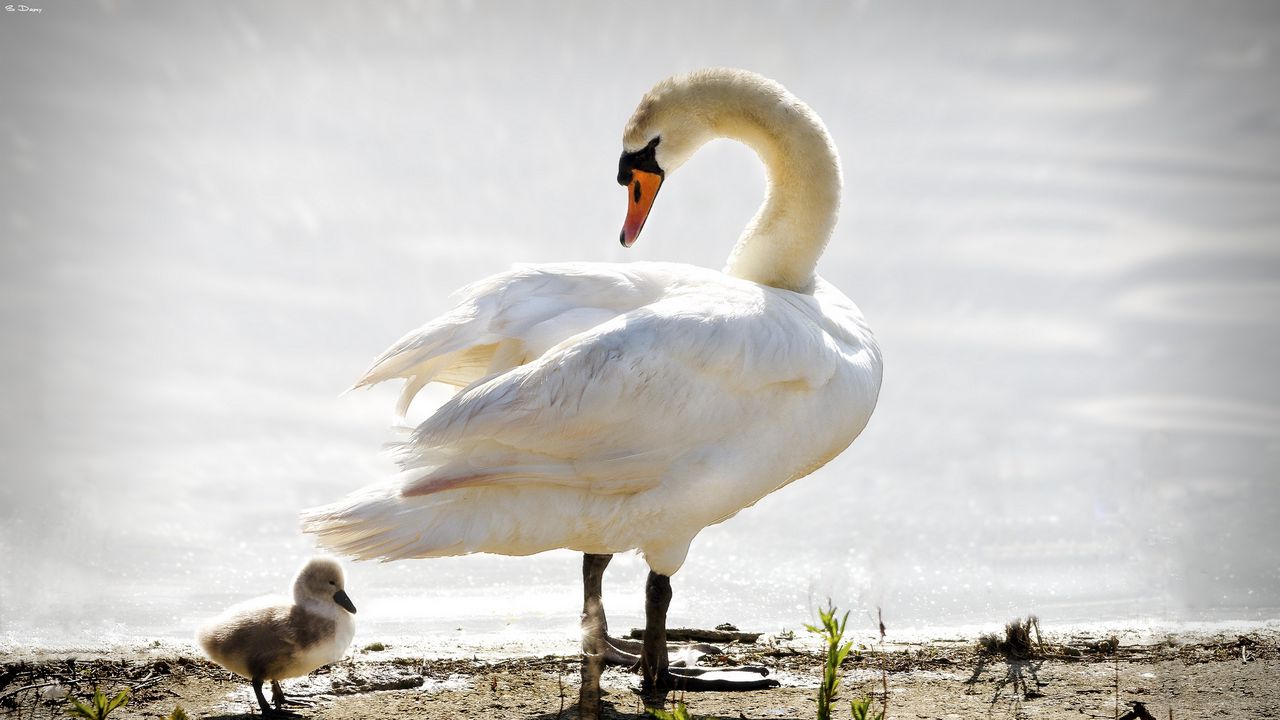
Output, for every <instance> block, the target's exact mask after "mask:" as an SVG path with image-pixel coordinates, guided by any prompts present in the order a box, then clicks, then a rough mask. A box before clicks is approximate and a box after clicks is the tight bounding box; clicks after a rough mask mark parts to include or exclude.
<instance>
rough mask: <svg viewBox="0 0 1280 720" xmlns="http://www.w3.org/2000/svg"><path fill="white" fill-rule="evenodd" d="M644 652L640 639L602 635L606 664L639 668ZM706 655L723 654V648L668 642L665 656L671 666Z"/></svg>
mask: <svg viewBox="0 0 1280 720" xmlns="http://www.w3.org/2000/svg"><path fill="white" fill-rule="evenodd" d="M643 652H644V643H643V642H641V641H640V640H631V639H627V638H616V637H613V636H612V635H606V636H605V637H604V651H603V654H604V661H605V664H606V665H620V666H622V667H626V668H630V669H631V670H633V671H636V672H639V670H640V656H641V655H642V654H643ZM707 655H724V650H721V649H720V648H718V647H716V646H715V645H708V644H706V643H686V644H677V643H669V644H668V645H667V657H668V658H669V660H670V661H669V663H668V664H669V665H670V666H671V667H693V666H695V665H697V664H698V660H699V659H701V658H703V657H705V656H707Z"/></svg>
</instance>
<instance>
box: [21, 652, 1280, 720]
mask: <svg viewBox="0 0 1280 720" xmlns="http://www.w3.org/2000/svg"><path fill="white" fill-rule="evenodd" d="M1120 638H1123V635H1122V636H1120ZM1278 648H1280V631H1276V630H1263V631H1251V632H1249V633H1246V634H1235V633H1227V634H1217V635H1213V636H1188V635H1165V636H1161V637H1154V638H1144V639H1142V640H1135V641H1132V642H1127V641H1125V640H1124V639H1119V641H1118V645H1117V644H1114V642H1113V641H1112V640H1111V638H1109V637H1089V636H1079V635H1076V636H1063V637H1052V636H1047V637H1046V638H1045V645H1044V646H1043V648H1039V649H1037V650H1036V651H1035V654H1034V655H1033V656H1032V657H1030V658H1027V659H1022V660H1015V659H1010V658H1008V657H1005V656H1002V655H998V654H996V655H993V654H990V653H982V652H979V651H978V649H977V644H976V642H974V641H933V642H925V643H919V644H910V645H889V646H886V647H885V648H884V649H880V648H876V647H865V646H860V647H859V648H857V649H855V651H854V652H853V653H851V655H850V657H849V659H848V660H847V661H846V662H845V664H844V677H845V680H844V685H843V687H842V692H841V695H842V696H843V697H844V698H850V697H858V696H860V695H862V694H864V693H866V694H871V695H873V696H875V697H876V698H882V696H883V692H882V687H883V683H884V681H885V679H886V677H887V682H888V688H889V695H888V707H889V714H888V716H889V717H890V718H943V719H946V720H951V719H953V718H988V717H1013V718H1081V717H1096V718H1115V717H1117V716H1118V715H1124V714H1125V713H1129V712H1131V711H1132V710H1133V707H1134V706H1133V704H1134V703H1135V702H1140V703H1142V704H1143V707H1144V708H1145V709H1146V711H1147V712H1148V713H1149V714H1150V716H1151V717H1155V718H1160V719H1161V720H1163V719H1164V718H1170V717H1173V718H1193V717H1194V718H1199V717H1238V718H1268V717H1280V650H1278ZM726 650H727V653H726V655H725V656H723V657H720V658H712V659H711V662H710V664H719V663H725V664H729V663H744V664H763V665H766V666H768V667H770V668H772V669H773V674H774V676H775V677H777V678H778V679H779V680H780V681H781V682H782V687H780V688H777V689H773V690H765V691H759V692H752V693H732V694H731V693H701V694H692V693H690V694H687V695H684V696H683V697H682V698H681V697H680V696H678V695H677V696H672V697H671V698H669V699H670V700H675V699H683V700H684V702H685V703H686V705H687V706H688V708H689V710H690V712H691V713H692V715H693V716H694V717H705V718H734V719H740V718H812V717H814V714H815V702H814V696H815V688H816V687H817V684H818V678H819V672H820V667H821V657H820V655H819V654H818V653H817V652H816V649H815V645H814V643H813V642H812V640H811V638H794V639H790V638H787V639H780V638H776V637H768V636H766V637H765V638H762V639H761V641H760V642H758V643H755V644H750V645H747V644H742V645H731V646H729V647H727V648H726ZM2 659H3V666H2V669H0V716H4V717H13V718H51V717H62V716H63V714H62V712H61V708H62V706H64V705H65V702H66V701H65V700H62V699H59V698H60V696H61V695H62V694H63V693H65V692H66V691H67V690H68V689H72V688H74V691H75V693H76V694H77V695H80V696H83V695H85V694H87V693H88V692H90V691H91V689H92V687H93V685H94V684H95V683H96V684H97V685H99V686H101V687H102V688H103V689H104V690H106V691H109V692H117V691H119V690H120V689H123V688H125V687H130V688H132V689H133V695H134V697H133V700H132V701H131V702H130V703H129V705H127V706H126V707H125V708H123V709H121V710H120V711H117V712H116V713H113V714H112V716H111V717H112V718H157V717H166V716H167V715H168V714H169V713H170V712H171V711H172V710H173V708H174V706H175V705H179V704H180V705H182V707H183V708H184V709H186V710H187V712H188V713H189V715H190V717H192V718H201V717H203V718H239V717H248V716H250V714H251V713H252V712H253V711H254V710H255V709H256V707H255V704H254V703H253V696H252V693H251V691H250V689H249V686H248V684H247V683H245V682H242V681H239V680H238V679H236V678H234V677H233V676H231V675H230V674H228V673H226V672H224V671H222V670H221V669H220V668H218V667H217V666H215V665H212V664H210V663H208V662H206V661H204V660H202V659H197V658H194V657H191V656H189V655H174V654H172V651H171V650H169V651H166V650H165V649H164V648H163V647H160V646H158V645H157V646H156V647H141V648H132V649H128V650H121V651H116V652H112V653H110V654H105V655H104V654H95V655H88V654H83V653H81V654H78V655H77V656H74V657H73V656H71V655H69V654H67V653H46V652H39V651H23V652H20V653H9V654H8V655H5V656H3V658H2ZM704 664H707V660H705V659H704ZM578 681H579V664H578V659H577V658H576V657H562V656H555V655H548V656H543V657H521V658H506V659H489V660H485V659H479V658H472V659H456V658H455V659H432V658H430V657H426V658H424V657H422V656H421V655H420V654H415V655H412V656H410V655H406V654H404V653H397V651H396V648H395V647H394V646H391V647H386V648H384V649H377V646H374V647H373V648H371V649H358V650H356V651H354V652H353V653H352V654H351V656H349V657H348V659H347V660H344V661H343V662H342V663H339V664H337V665H334V666H331V667H328V668H324V669H321V670H319V671H317V672H316V673H313V674H312V675H311V676H310V677H307V678H302V679H298V680H293V681H289V682H287V683H286V684H285V689H286V692H290V693H291V696H296V697H299V698H303V699H306V700H308V701H310V702H311V703H312V705H311V706H310V707H308V708H303V709H302V713H303V714H304V715H305V716H307V717H310V718H315V719H316V720H328V719H332V720H346V719H350V718H383V717H394V716H401V717H404V716H409V717H429V718H436V717H439V718H455V717H468V718H490V717H492V718H530V719H532V718H539V719H547V720H550V719H551V718H565V719H567V718H574V717H576V716H577V713H576V710H575V703H576V698H577V693H578ZM603 685H604V688H605V691H606V693H607V695H606V699H605V707H606V717H612V718H635V717H643V716H644V714H643V705H642V703H641V700H640V696H639V695H638V694H637V688H638V685H639V683H638V680H637V678H636V677H635V676H634V675H631V674H629V673H626V672H624V671H622V670H612V669H611V670H608V671H606V674H605V676H604V678H603ZM839 707H840V711H839V712H838V713H836V717H840V718H847V717H849V709H848V704H847V702H844V701H842V702H841V703H840V705H839ZM1117 708H1118V712H1117ZM1137 717H1142V716H1141V715H1137Z"/></svg>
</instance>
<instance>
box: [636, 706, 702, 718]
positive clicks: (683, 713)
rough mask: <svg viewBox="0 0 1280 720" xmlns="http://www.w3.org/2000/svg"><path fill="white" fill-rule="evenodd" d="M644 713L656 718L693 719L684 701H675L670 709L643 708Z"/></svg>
mask: <svg viewBox="0 0 1280 720" xmlns="http://www.w3.org/2000/svg"><path fill="white" fill-rule="evenodd" d="M644 711H645V714H647V715H649V716H650V717H656V718H658V720H694V719H693V716H691V715H690V714H689V708H687V707H685V706H684V703H682V702H677V703H676V705H675V707H674V708H673V709H671V710H663V709H662V708H645V709H644Z"/></svg>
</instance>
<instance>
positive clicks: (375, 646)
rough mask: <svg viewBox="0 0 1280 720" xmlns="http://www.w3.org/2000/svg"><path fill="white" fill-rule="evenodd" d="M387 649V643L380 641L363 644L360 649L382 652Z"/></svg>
mask: <svg viewBox="0 0 1280 720" xmlns="http://www.w3.org/2000/svg"><path fill="white" fill-rule="evenodd" d="M386 649H387V644H386V643H382V642H371V643H369V644H368V645H365V646H364V647H363V648H362V650H363V651H364V652H382V651H383V650H386Z"/></svg>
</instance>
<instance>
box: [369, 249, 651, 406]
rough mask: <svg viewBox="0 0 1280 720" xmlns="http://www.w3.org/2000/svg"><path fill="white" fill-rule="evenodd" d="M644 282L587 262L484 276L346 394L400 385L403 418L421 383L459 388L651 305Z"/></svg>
mask: <svg viewBox="0 0 1280 720" xmlns="http://www.w3.org/2000/svg"><path fill="white" fill-rule="evenodd" d="M644 280H645V278H644V274H643V272H642V271H641V270H639V269H637V270H621V269H619V268H618V266H610V265H606V264H592V263H566V264H548V265H529V266H520V267H516V268H514V269H512V270H510V271H508V272H505V273H500V274H498V275H494V276H491V277H488V278H485V279H484V280H480V281H478V282H475V283H472V284H471V285H468V286H467V287H464V288H463V289H462V290H460V291H459V292H458V294H457V296H458V304H457V305H456V306H455V307H454V308H453V309H452V310H450V311H449V312H447V313H445V314H444V315H441V316H440V317H438V318H435V319H434V320H432V321H431V322H428V323H427V324H425V325H423V326H422V327H419V328H417V329H416V330H413V331H412V332H410V333H408V334H406V335H405V336H404V337H402V338H400V340H399V341H397V342H396V343H395V344H393V345H392V346H391V347H390V348H388V349H387V350H386V351H385V352H383V353H382V355H381V356H379V357H378V359H377V360H375V361H374V362H373V364H372V365H371V366H370V367H369V369H368V370H367V371H365V374H364V375H363V376H362V377H361V378H360V379H359V380H358V381H357V382H356V383H355V385H354V386H353V388H359V387H364V386H367V385H373V384H376V383H379V382H383V381H385V380H391V379H394V378H404V379H406V380H407V382H406V384H405V388H404V390H403V393H402V395H401V398H400V401H399V403H398V405H397V410H398V412H399V413H400V415H401V416H403V415H404V414H405V412H406V411H407V410H408V407H409V404H410V403H411V402H412V400H413V398H414V397H415V396H416V395H417V393H418V392H419V391H420V390H421V389H422V388H423V387H425V386H426V384H427V383H429V382H442V383H447V384H450V385H454V386H457V387H465V386H467V385H470V384H471V383H473V382H475V381H477V380H479V379H482V378H484V377H487V376H489V375H492V374H494V373H498V372H502V371H505V370H509V369H511V368H513V367H517V366H519V365H522V364H524V363H526V362H529V361H530V360H532V359H534V358H536V357H538V356H540V355H541V354H542V353H543V352H545V351H546V350H547V349H548V348H550V347H552V346H554V345H556V344H557V343H559V342H561V341H562V340H564V339H565V338H568V337H570V336H572V335H574V334H577V333H579V332H582V331H584V330H587V329H589V328H591V327H594V326H595V325H598V324H600V323H602V322H605V321H607V320H609V319H611V318H613V317H616V316H617V315H618V314H620V313H624V312H627V311H629V310H632V309H634V308H636V307H639V306H641V305H643V304H644V303H646V302H649V301H651V300H652V299H653V297H654V292H655V291H656V288H658V287H660V284H656V283H651V282H645V281H644Z"/></svg>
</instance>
